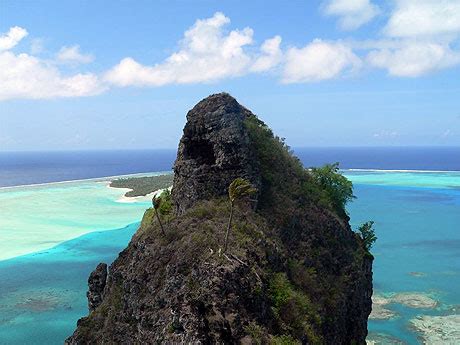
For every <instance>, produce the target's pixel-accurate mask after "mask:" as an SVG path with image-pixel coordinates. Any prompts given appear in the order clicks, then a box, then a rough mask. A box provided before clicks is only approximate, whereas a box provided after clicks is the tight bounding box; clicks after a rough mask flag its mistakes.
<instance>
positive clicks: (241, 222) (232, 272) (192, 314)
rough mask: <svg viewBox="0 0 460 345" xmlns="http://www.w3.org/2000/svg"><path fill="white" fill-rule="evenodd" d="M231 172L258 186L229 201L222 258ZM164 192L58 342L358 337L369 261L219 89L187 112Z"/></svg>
mask: <svg viewBox="0 0 460 345" xmlns="http://www.w3.org/2000/svg"><path fill="white" fill-rule="evenodd" d="M239 176H243V177H246V178H248V179H250V181H251V182H252V183H253V184H254V185H256V186H257V187H258V189H259V194H258V195H257V203H256V204H257V206H256V207H246V206H245V205H240V206H239V207H236V210H235V215H234V222H233V227H232V231H231V234H230V239H229V250H228V251H227V252H226V253H221V252H220V251H219V249H220V248H222V245H223V238H224V235H225V230H226V225H227V220H228V215H229V203H228V200H227V199H226V196H225V194H226V188H227V186H228V184H229V183H230V182H231V180H232V179H233V178H235V177H239ZM173 198H174V203H175V206H176V216H175V217H173V218H172V219H170V220H169V222H168V223H167V224H166V236H162V234H161V230H160V228H159V226H158V224H157V223H155V219H154V213H153V211H152V210H151V209H150V210H147V212H146V213H145V215H144V218H143V220H142V224H141V227H140V229H139V230H138V232H137V233H136V234H135V235H134V237H133V239H132V240H131V242H130V244H129V246H128V247H127V248H126V249H125V250H124V251H123V252H122V253H120V255H119V257H118V258H117V259H116V260H115V261H114V263H113V264H112V265H111V266H110V269H109V274H108V277H107V283H106V284H105V287H104V288H103V293H102V294H101V293H100V290H98V289H95V287H96V286H97V287H98V288H100V287H102V284H99V282H102V281H103V280H104V279H102V276H101V275H100V273H101V272H102V273H103V271H104V270H103V269H101V268H98V269H97V270H96V273H93V274H92V276H93V279H90V291H91V290H92V291H93V292H91V293H90V295H91V296H102V297H103V299H102V303H100V305H99V306H97V307H95V309H94V310H92V311H90V314H89V316H87V317H84V318H82V319H80V320H79V322H78V327H77V329H76V331H75V332H74V334H73V335H72V336H71V337H70V338H69V339H67V343H68V344H100V343H101V344H102V343H107V344H156V343H193V344H195V343H198V344H200V343H203V344H216V343H220V344H222V343H224V344H235V343H243V344H265V343H273V344H300V343H303V344H365V338H366V335H367V318H368V315H369V314H370V311H371V295H372V256H371V255H370V254H369V253H368V252H367V251H366V250H365V248H364V246H363V243H362V241H361V239H360V237H359V236H357V235H356V234H355V233H354V232H353V231H352V230H351V228H350V226H349V224H348V217H346V215H345V214H342V213H340V212H336V211H335V210H334V209H332V208H330V207H328V205H326V204H324V201H322V200H321V199H319V197H318V190H317V186H315V185H314V184H313V182H312V181H311V178H310V175H309V173H308V171H305V170H304V169H303V167H302V166H301V164H300V162H299V161H298V160H297V159H296V158H295V157H293V156H292V154H291V153H290V152H289V150H288V148H287V147H286V146H285V145H284V144H283V142H282V141H280V140H279V139H278V138H276V137H274V136H273V133H272V132H271V131H270V130H269V129H268V128H267V127H266V126H265V125H264V124H263V122H261V121H260V120H258V119H257V117H255V116H254V115H253V114H252V113H251V112H249V111H248V110H247V109H245V108H244V107H242V106H240V105H239V104H238V103H237V102H236V100H235V99H233V98H232V97H231V96H229V95H228V94H218V95H213V96H210V97H208V98H207V99H205V100H203V101H201V102H200V103H198V105H197V106H196V107H195V108H194V109H193V110H192V111H190V112H189V113H188V115H187V125H186V126H185V129H184V136H183V138H182V139H181V143H180V145H179V151H178V158H177V161H176V165H175V176H174V187H173ZM97 272H99V273H97ZM97 277H100V279H99V278H97ZM96 290H97V291H98V293H95V291H96ZM93 299H94V298H93ZM96 301H98V299H97V298H96ZM96 304H98V302H96ZM91 306H95V304H94V301H93V302H90V307H91Z"/></svg>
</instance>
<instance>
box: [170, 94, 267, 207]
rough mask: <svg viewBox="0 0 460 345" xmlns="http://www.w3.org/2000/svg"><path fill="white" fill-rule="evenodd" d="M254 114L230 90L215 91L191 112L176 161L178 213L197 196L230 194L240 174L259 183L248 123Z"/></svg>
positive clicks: (174, 194) (188, 205)
mask: <svg viewBox="0 0 460 345" xmlns="http://www.w3.org/2000/svg"><path fill="white" fill-rule="evenodd" d="M250 115H252V113H251V112H250V111H249V110H248V109H246V108H244V107H243V106H241V105H240V104H239V103H238V102H237V101H236V100H235V99H234V98H233V97H232V96H230V95H229V94H227V93H219V94H215V95H211V96H209V97H207V98H205V99H204V100H202V101H201V102H199V103H198V104H197V105H196V106H195V107H193V109H192V110H190V111H189V112H188V114H187V124H186V125H185V128H184V134H183V136H182V139H181V140H180V143H179V149H178V152H177V159H176V162H175V164H174V187H173V190H172V197H173V200H174V204H175V209H176V213H177V214H182V213H184V212H185V210H186V209H187V208H189V207H190V206H193V205H194V203H195V202H196V201H197V200H204V199H211V198H213V197H217V196H221V195H224V194H226V193H227V188H228V186H229V184H230V183H231V182H232V181H233V180H234V179H235V178H237V177H243V178H246V179H248V180H249V181H251V183H252V184H253V185H254V186H255V187H259V185H260V177H259V174H258V170H257V167H256V165H255V155H254V152H253V148H252V147H251V145H250V141H249V135H248V131H247V129H246V127H245V126H244V121H245V119H246V118H247V117H248V116H250Z"/></svg>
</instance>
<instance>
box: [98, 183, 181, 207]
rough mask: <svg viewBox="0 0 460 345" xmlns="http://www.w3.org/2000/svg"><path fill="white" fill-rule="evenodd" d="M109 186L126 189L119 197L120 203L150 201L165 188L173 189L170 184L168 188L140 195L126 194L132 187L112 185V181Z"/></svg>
mask: <svg viewBox="0 0 460 345" xmlns="http://www.w3.org/2000/svg"><path fill="white" fill-rule="evenodd" d="M107 187H108V188H111V189H118V190H120V189H125V190H126V192H125V193H123V195H122V196H121V197H119V198H118V199H117V200H116V201H117V202H120V203H134V202H138V201H150V200H152V198H153V197H154V196H156V195H158V194H161V193H162V192H163V191H164V190H166V189H169V191H171V189H172V186H169V187H167V188H161V189H157V190H156V191H153V192H151V193H149V194H146V195H138V196H126V195H125V194H126V193H127V192H129V191H132V189H131V188H117V187H110V183H109V184H107Z"/></svg>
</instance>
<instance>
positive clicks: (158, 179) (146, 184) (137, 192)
mask: <svg viewBox="0 0 460 345" xmlns="http://www.w3.org/2000/svg"><path fill="white" fill-rule="evenodd" d="M173 179H174V175H172V174H168V175H159V176H143V177H128V178H120V179H116V180H113V181H112V182H110V187H114V188H130V189H132V190H131V191H129V192H127V193H126V194H125V196H128V197H134V196H141V195H147V194H150V193H152V192H155V191H157V190H159V189H163V188H168V187H170V186H172V184H173Z"/></svg>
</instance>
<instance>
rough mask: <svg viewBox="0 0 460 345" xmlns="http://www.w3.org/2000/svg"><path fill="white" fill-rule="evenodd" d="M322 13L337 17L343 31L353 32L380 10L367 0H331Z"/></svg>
mask: <svg viewBox="0 0 460 345" xmlns="http://www.w3.org/2000/svg"><path fill="white" fill-rule="evenodd" d="M324 12H325V14H326V15H330V16H337V17H339V25H340V27H341V28H342V29H343V30H354V29H357V28H359V27H360V26H362V25H364V24H366V23H368V22H370V21H371V20H372V19H373V18H374V17H375V16H377V15H378V14H379V13H380V9H379V7H378V6H377V5H374V4H372V3H371V2H370V1H369V0H331V1H328V2H327V3H326V5H325V7H324Z"/></svg>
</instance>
